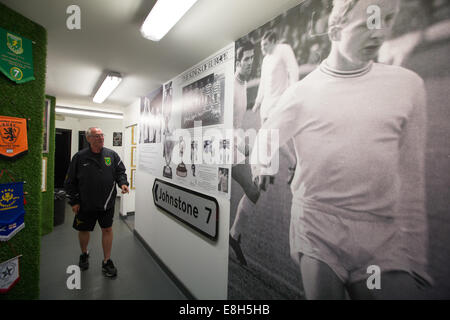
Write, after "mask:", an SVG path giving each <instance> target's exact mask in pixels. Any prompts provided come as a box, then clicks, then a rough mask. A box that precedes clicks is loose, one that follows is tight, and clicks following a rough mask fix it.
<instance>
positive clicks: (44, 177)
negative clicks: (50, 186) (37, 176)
mask: <svg viewBox="0 0 450 320" xmlns="http://www.w3.org/2000/svg"><path fill="white" fill-rule="evenodd" d="M45 191H47V157H43V158H42V180H41V192H45Z"/></svg>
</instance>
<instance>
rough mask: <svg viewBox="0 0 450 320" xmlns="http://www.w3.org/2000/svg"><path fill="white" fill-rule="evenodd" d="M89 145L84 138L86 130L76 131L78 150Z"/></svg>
mask: <svg viewBox="0 0 450 320" xmlns="http://www.w3.org/2000/svg"><path fill="white" fill-rule="evenodd" d="M88 147H89V143H88V142H87V139H86V131H78V151H81V150H83V149H86V148H88Z"/></svg>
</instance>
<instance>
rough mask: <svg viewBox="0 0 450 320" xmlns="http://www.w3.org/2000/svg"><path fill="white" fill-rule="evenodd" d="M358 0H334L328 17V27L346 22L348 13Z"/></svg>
mask: <svg viewBox="0 0 450 320" xmlns="http://www.w3.org/2000/svg"><path fill="white" fill-rule="evenodd" d="M358 1H359V0H334V1H333V9H332V10H331V13H330V17H329V18H328V28H331V27H334V26H342V25H343V24H345V23H346V22H347V18H348V14H349V13H350V11H352V10H353V8H354V7H355V6H356V4H357V3H358Z"/></svg>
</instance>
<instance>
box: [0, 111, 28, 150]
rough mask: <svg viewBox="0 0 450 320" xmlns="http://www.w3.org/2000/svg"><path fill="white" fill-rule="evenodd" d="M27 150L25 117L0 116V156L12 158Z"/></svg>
mask: <svg viewBox="0 0 450 320" xmlns="http://www.w3.org/2000/svg"><path fill="white" fill-rule="evenodd" d="M27 151H28V137H27V119H23V118H13V117H6V116H0V156H3V157H7V158H14V157H17V156H19V155H21V154H23V153H25V152H27Z"/></svg>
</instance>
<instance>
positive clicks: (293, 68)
mask: <svg viewBox="0 0 450 320" xmlns="http://www.w3.org/2000/svg"><path fill="white" fill-rule="evenodd" d="M283 47H284V49H283V60H284V62H285V63H286V68H287V72H288V75H289V86H291V85H293V84H294V83H296V82H297V81H298V76H299V68H298V64H297V59H296V58H295V54H294V51H293V50H292V48H291V46H290V45H288V44H285V45H284V46H283Z"/></svg>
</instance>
